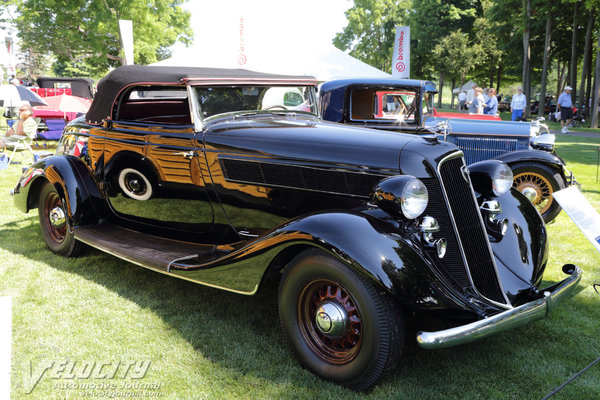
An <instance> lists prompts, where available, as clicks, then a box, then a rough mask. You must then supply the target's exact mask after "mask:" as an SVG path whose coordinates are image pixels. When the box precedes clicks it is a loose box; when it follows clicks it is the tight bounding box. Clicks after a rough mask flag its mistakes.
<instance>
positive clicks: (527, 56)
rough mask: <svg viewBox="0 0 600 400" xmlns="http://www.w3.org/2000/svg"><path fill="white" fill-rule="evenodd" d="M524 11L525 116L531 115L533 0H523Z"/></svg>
mask: <svg viewBox="0 0 600 400" xmlns="http://www.w3.org/2000/svg"><path fill="white" fill-rule="evenodd" d="M523 12H524V13H525V29H523V91H524V92H525V110H523V113H524V117H525V118H530V117H531V107H530V105H529V102H530V101H531V82H529V65H530V62H531V48H530V45H529V34H530V29H531V0H523Z"/></svg>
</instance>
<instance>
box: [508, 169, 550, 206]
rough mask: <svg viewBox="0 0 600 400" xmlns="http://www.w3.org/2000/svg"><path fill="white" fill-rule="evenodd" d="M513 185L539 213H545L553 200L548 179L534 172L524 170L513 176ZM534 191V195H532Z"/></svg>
mask: <svg viewBox="0 0 600 400" xmlns="http://www.w3.org/2000/svg"><path fill="white" fill-rule="evenodd" d="M513 187H514V188H515V189H517V190H518V191H519V192H521V193H523V194H527V198H529V199H530V201H531V203H532V204H533V205H534V206H535V208H537V210H538V212H539V213H540V214H543V213H545V212H546V211H548V209H549V208H550V205H551V204H552V202H553V201H554V199H553V198H552V197H551V195H552V185H551V184H550V181H549V180H548V179H546V178H544V177H543V176H542V175H540V174H537V173H535V172H524V173H522V174H519V175H516V176H515V177H514V178H513ZM534 193H535V195H533V194H534Z"/></svg>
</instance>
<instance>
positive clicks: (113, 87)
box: [86, 65, 317, 125]
mask: <svg viewBox="0 0 600 400" xmlns="http://www.w3.org/2000/svg"><path fill="white" fill-rule="evenodd" d="M140 84H142V85H143V84H164V85H184V84H191V85H200V84H210V85H228V84H236V85H244V84H250V85H260V84H276V85H316V84H317V79H316V78H314V77H312V76H306V75H304V76H294V75H276V74H266V73H262V72H254V71H248V70H245V69H223V68H196V67H166V66H144V65H127V66H123V67H119V68H117V69H115V70H113V71H112V72H110V73H109V74H108V75H106V76H105V77H104V78H102V79H101V80H100V81H99V82H98V90H97V94H96V97H95V98H94V101H93V103H92V106H91V107H90V109H89V111H88V113H87V115H86V121H87V122H88V123H90V124H94V125H98V124H101V123H102V121H103V120H104V119H106V118H108V117H110V116H111V114H112V108H113V106H114V105H115V104H116V99H117V97H118V96H119V94H120V93H121V92H122V91H123V90H124V89H125V88H127V87H129V86H132V85H140Z"/></svg>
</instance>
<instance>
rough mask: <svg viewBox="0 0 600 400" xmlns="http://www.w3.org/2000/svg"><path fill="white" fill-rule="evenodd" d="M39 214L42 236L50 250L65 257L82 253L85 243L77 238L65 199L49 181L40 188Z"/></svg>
mask: <svg viewBox="0 0 600 400" xmlns="http://www.w3.org/2000/svg"><path fill="white" fill-rule="evenodd" d="M38 216H39V221H40V229H41V231H42V236H43V237H44V241H45V242H46V246H48V248H49V249H50V250H52V251H53V252H54V253H56V254H60V255H63V256H65V257H72V256H76V255H77V254H79V253H80V251H81V250H82V249H83V244H82V243H81V242H79V241H77V240H75V236H74V235H73V232H72V230H71V226H70V223H69V215H68V212H67V208H66V205H65V201H64V200H63V199H62V198H61V197H60V195H59V194H58V192H57V191H56V189H55V188H54V186H53V185H52V184H50V183H49V182H46V183H45V184H44V186H43V187H42V188H41V190H40V196H39V199H38Z"/></svg>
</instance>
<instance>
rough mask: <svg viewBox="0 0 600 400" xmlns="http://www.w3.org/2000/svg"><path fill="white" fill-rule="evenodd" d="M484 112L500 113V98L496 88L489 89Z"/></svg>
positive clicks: (488, 113) (489, 113) (490, 113)
mask: <svg viewBox="0 0 600 400" xmlns="http://www.w3.org/2000/svg"><path fill="white" fill-rule="evenodd" d="M483 113H484V114H487V115H496V114H498V98H497V97H496V89H494V88H489V89H488V100H487V101H486V102H485V107H484V108H483Z"/></svg>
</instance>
